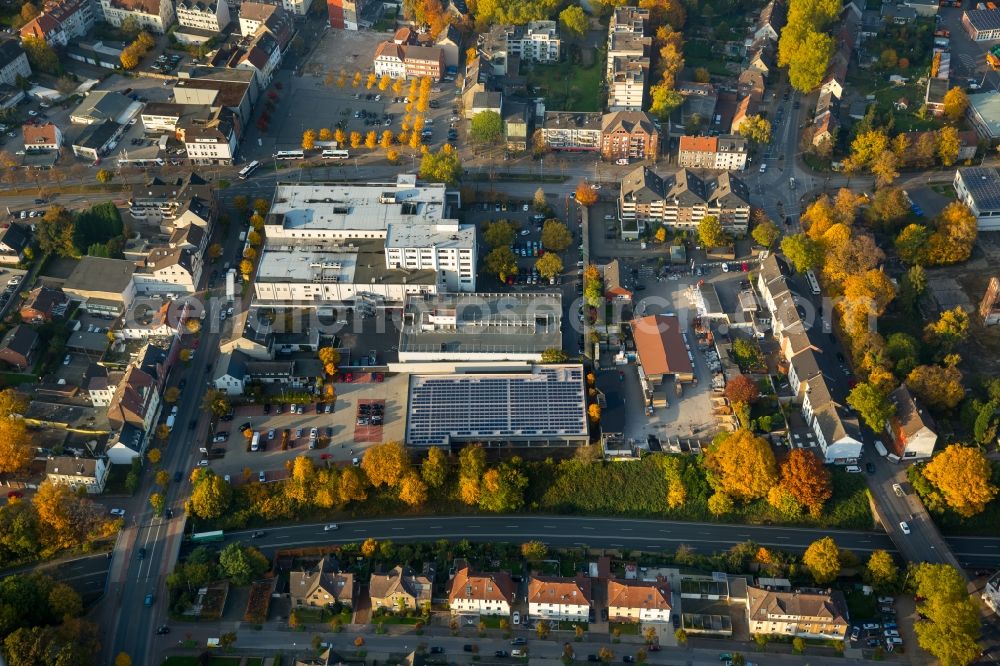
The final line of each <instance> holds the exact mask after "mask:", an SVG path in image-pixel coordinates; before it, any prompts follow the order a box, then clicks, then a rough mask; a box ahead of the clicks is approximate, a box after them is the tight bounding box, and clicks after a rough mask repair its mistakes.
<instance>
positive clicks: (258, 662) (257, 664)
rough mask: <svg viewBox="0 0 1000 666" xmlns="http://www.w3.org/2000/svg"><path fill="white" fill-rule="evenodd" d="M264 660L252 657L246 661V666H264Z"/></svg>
mask: <svg viewBox="0 0 1000 666" xmlns="http://www.w3.org/2000/svg"><path fill="white" fill-rule="evenodd" d="M263 664H264V660H263V659H261V658H259V657H250V658H249V659H247V661H246V666H263Z"/></svg>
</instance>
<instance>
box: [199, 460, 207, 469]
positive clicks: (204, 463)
mask: <svg viewBox="0 0 1000 666" xmlns="http://www.w3.org/2000/svg"><path fill="white" fill-rule="evenodd" d="M198 467H208V459H207V458H202V459H201V460H199V461H198Z"/></svg>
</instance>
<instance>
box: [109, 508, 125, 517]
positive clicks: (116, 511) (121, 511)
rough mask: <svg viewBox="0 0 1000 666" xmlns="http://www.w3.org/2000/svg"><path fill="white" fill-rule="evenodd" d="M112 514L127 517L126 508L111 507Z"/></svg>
mask: <svg viewBox="0 0 1000 666" xmlns="http://www.w3.org/2000/svg"><path fill="white" fill-rule="evenodd" d="M111 515H112V516H114V517H116V518H124V517H125V509H111Z"/></svg>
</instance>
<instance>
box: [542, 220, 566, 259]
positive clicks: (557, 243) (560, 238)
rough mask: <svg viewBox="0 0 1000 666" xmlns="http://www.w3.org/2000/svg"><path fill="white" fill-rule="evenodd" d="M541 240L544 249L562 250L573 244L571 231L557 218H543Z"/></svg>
mask: <svg viewBox="0 0 1000 666" xmlns="http://www.w3.org/2000/svg"><path fill="white" fill-rule="evenodd" d="M541 240H542V247H544V248H545V249H546V250H551V251H554V252H562V251H563V250H565V249H566V248H568V247H569V246H570V245H572V244H573V233H572V232H571V231H570V230H569V228H568V227H567V226H566V225H565V224H563V223H562V222H560V221H559V220H545V224H544V225H543V226H542V237H541Z"/></svg>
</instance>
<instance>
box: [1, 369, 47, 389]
mask: <svg viewBox="0 0 1000 666" xmlns="http://www.w3.org/2000/svg"><path fill="white" fill-rule="evenodd" d="M35 381H38V377H36V376H35V375H31V374H21V373H20V372H0V386H17V385H18V384H27V383H30V382H35Z"/></svg>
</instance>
